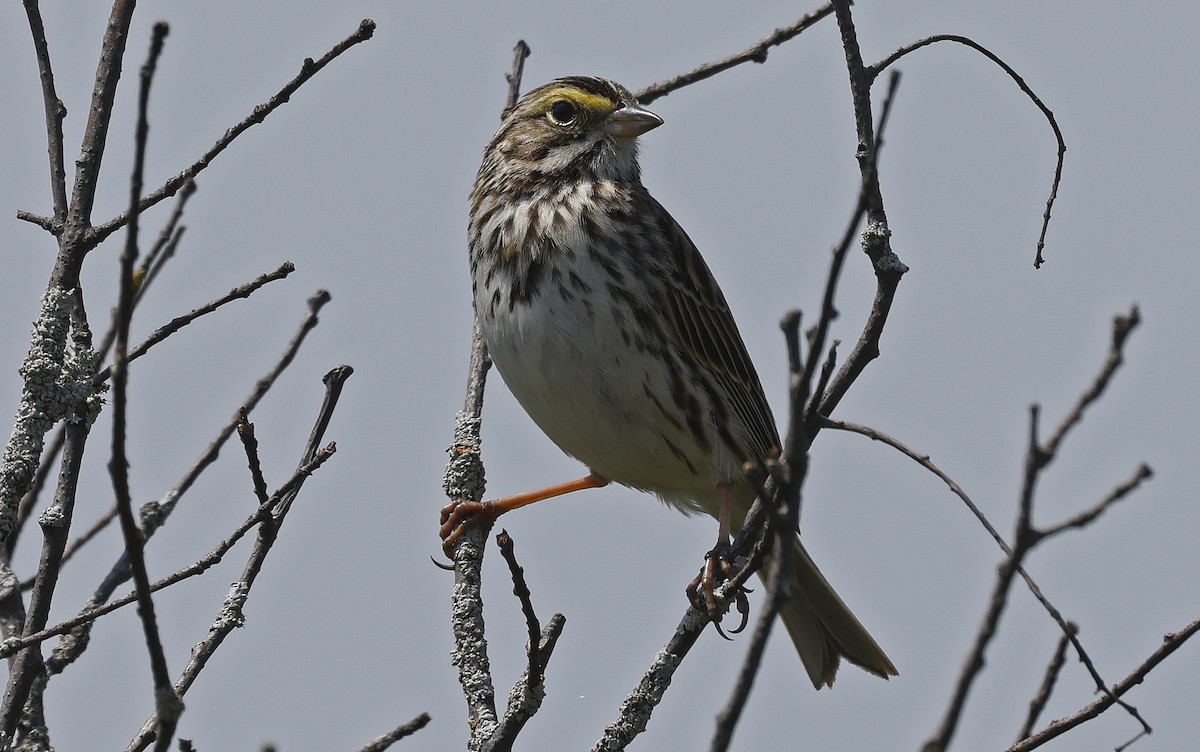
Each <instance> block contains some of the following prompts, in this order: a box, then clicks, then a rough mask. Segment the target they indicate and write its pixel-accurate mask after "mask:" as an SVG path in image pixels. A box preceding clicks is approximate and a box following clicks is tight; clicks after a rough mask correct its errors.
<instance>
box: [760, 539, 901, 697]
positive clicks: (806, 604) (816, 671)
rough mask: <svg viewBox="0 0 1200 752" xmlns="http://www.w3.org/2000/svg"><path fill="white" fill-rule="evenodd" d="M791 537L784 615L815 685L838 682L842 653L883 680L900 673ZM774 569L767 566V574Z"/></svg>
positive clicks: (798, 542) (788, 629) (831, 684)
mask: <svg viewBox="0 0 1200 752" xmlns="http://www.w3.org/2000/svg"><path fill="white" fill-rule="evenodd" d="M792 542H793V549H792V561H793V568H792V576H791V579H790V582H789V585H790V590H791V593H790V597H789V598H788V599H787V600H785V601H784V602H783V605H782V606H781V607H780V610H779V616H780V618H782V619H783V623H784V625H785V626H786V627H787V631H788V634H790V635H791V637H792V642H794V643H795V645H796V652H797V653H799V654H800V660H801V661H803V662H804V668H805V669H806V670H807V671H808V676H809V678H810V679H812V683H813V686H814V687H816V688H817V689H820V688H821V687H831V686H833V679H834V677H835V675H836V674H837V670H838V664H839V663H840V662H841V659H842V658H845V659H846V660H848V661H850V662H851V663H853V664H854V665H856V666H860V667H862V668H864V669H866V670H867V671H870V672H871V673H872V674H875V675H876V676H882V677H883V678H884V679H886V678H888V677H889V676H897V675H898V672H897V671H896V667H895V666H893V665H892V662H891V661H890V660H888V657H887V655H885V654H884V652H883V649H882V648H880V647H879V645H878V644H876V642H875V640H874V638H872V637H871V635H870V633H868V632H867V629H866V627H864V626H863V625H862V624H860V623H859V621H858V619H857V618H855V616H854V614H852V613H851V612H850V609H849V608H848V607H847V606H846V604H845V603H843V602H842V599H841V598H839V597H838V594H837V593H836V592H834V590H833V586H832V585H830V584H829V581H828V580H826V579H825V576H824V575H823V574H821V570H819V569H817V565H816V564H815V563H813V560H812V558H811V557H810V556H809V555H808V551H805V550H804V545H803V544H802V543H800V539H799V538H798V537H793V538H792ZM769 569H770V567H769V566H766V567H764V568H763V572H764V575H765V573H766V572H767V571H769Z"/></svg>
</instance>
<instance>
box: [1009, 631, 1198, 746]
mask: <svg viewBox="0 0 1200 752" xmlns="http://www.w3.org/2000/svg"><path fill="white" fill-rule="evenodd" d="M1196 632H1200V619H1197V620H1196V621H1193V622H1192V623H1191V624H1188V625H1187V626H1186V627H1184V628H1183V629H1181V630H1180V631H1178V632H1173V633H1170V634H1167V635H1164V636H1163V644H1162V645H1160V646H1159V648H1158V649H1157V650H1155V651H1154V652H1153V653H1151V654H1150V656H1149V657H1148V658H1146V660H1144V661H1142V663H1141V664H1140V665H1139V666H1138V667H1137V668H1136V669H1134V670H1133V672H1132V673H1130V674H1129V675H1128V676H1126V677H1125V678H1124V679H1122V680H1121V681H1119V682H1117V683H1116V684H1114V685H1113V686H1112V689H1110V690H1108V691H1106V692H1105V693H1104V694H1102V695H1101V696H1100V697H1098V698H1096V700H1095V701H1093V702H1092V703H1090V704H1088V705H1086V706H1084V707H1082V708H1080V709H1079V710H1078V711H1076V712H1075V713H1072V714H1071V715H1069V716H1067V717H1065V718H1060V719H1058V720H1056V721H1053V722H1052V723H1050V724H1048V725H1047V726H1046V727H1045V728H1043V729H1042V730H1041V731H1038V732H1037V733H1035V734H1033V735H1031V736H1027V737H1025V738H1024V739H1022V740H1021V741H1019V742H1017V743H1016V744H1014V745H1012V746H1011V747H1009V748H1008V749H1007V750H1006V751H1005V752H1030V751H1031V750H1034V749H1037V748H1038V747H1040V746H1042V745H1043V744H1045V743H1046V742H1048V741H1050V740H1051V739H1054V738H1056V737H1058V736H1060V735H1062V734H1064V733H1066V732H1067V731H1070V730H1071V729H1073V728H1075V727H1076V726H1078V725H1080V724H1081V723H1084V722H1086V721H1090V720H1091V719H1093V718H1095V717H1096V716H1098V715H1100V714H1101V713H1103V712H1104V711H1105V710H1108V709H1109V708H1110V707H1112V706H1113V704H1114V703H1116V702H1118V699H1117V698H1119V697H1121V696H1122V695H1124V694H1125V693H1126V692H1128V691H1129V690H1131V689H1133V688H1134V687H1136V686H1137V685H1139V684H1141V683H1142V682H1143V681H1144V680H1145V679H1146V676H1147V675H1148V674H1149V673H1150V672H1151V671H1152V670H1153V669H1154V667H1155V666H1157V665H1158V664H1160V663H1162V662H1163V660H1165V659H1166V658H1167V656H1169V655H1171V653H1174V652H1175V651H1176V650H1178V649H1179V648H1180V647H1182V646H1183V644H1184V643H1185V642H1187V641H1188V639H1189V638H1191V637H1192V636H1193V635H1195V634H1196Z"/></svg>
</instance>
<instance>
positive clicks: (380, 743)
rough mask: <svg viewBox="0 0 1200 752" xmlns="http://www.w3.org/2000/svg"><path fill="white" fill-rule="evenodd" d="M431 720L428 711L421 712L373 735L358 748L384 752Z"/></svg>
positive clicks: (361, 751)
mask: <svg viewBox="0 0 1200 752" xmlns="http://www.w3.org/2000/svg"><path fill="white" fill-rule="evenodd" d="M431 720H432V719H431V718H430V717H429V714H428V713H422V714H420V715H419V716H417V717H416V718H414V719H412V720H411V721H409V722H408V723H405V724H403V725H400V726H397V727H396V728H394V729H392V730H391V731H389V732H387V733H386V734H384V735H383V736H377V737H375V738H374V739H372V740H371V741H369V742H367V743H366V744H365V745H363V747H362V748H361V749H359V752H384V750H386V749H388V748H389V747H391V746H392V745H393V744H395V743H396V742H398V741H400V740H401V739H403V738H404V737H406V736H412V735H413V734H415V733H417V732H418V731H420V730H421V729H423V728H425V726H427V725H428V724H429V721H431Z"/></svg>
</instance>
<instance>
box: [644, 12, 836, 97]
mask: <svg viewBox="0 0 1200 752" xmlns="http://www.w3.org/2000/svg"><path fill="white" fill-rule="evenodd" d="M832 12H833V5H832V4H826V5H823V6H821V7H820V8H817V9H816V10H814V11H812V12H811V13H807V14H805V15H803V16H801V17H800V18H799V19H797V20H796V21H794V22H792V23H790V24H788V25H787V26H784V27H782V28H779V29H776V30H775V31H773V32H772V33H770V34H768V35H767V36H765V37H763V38H762V39H760V40H758V41H757V42H755V43H754V44H752V45H750V46H749V47H747V48H746V49H744V50H742V51H741V52H735V53H734V54H732V55H730V56H729V57H727V58H723V59H721V60H716V61H714V62H711V63H704V64H702V65H699V66H697V67H696V68H694V69H692V70H690V71H688V72H687V73H684V74H681V75H678V76H673V77H671V78H668V79H667V80H665V81H659V82H658V83H655V84H651V85H650V86H647V87H646V88H644V89H642V90H640V91H638V92H637V93H636V95H635V96H636V97H637V100H638V101H639V102H641V103H642V104H650V103H651V102H653V101H654V100H656V99H658V98H659V97H665V96H666V95H668V94H670V93H671V92H673V91H675V90H676V89H682V88H683V87H685V86H690V85H691V84H694V83H696V82H698V81H703V80H704V79H706V78H710V77H712V76H715V75H717V74H718V73H721V72H723V71H727V70H729V69H730V68H733V67H735V66H738V65H741V64H742V63H765V62H767V55H768V54H769V53H770V51H771V48H772V47H778V46H779V45H781V44H783V43H784V42H787V41H789V40H791V39H794V38H796V37H798V36H799V35H800V33H801V32H803V31H804V30H805V29H808V28H809V27H810V26H812V25H813V24H815V23H816V22H817V21H820V20H821V19H822V18H825V17H826V16H828V15H829V14H830V13H832Z"/></svg>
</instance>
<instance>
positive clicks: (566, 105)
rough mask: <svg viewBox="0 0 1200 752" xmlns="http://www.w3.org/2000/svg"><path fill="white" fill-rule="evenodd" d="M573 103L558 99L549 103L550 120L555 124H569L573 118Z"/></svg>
mask: <svg viewBox="0 0 1200 752" xmlns="http://www.w3.org/2000/svg"><path fill="white" fill-rule="evenodd" d="M575 114H576V113H575V105H573V104H571V103H570V102H568V101H567V100H565V99H560V100H558V101H557V102H555V103H554V104H552V105H550V112H549V115H550V120H551V121H552V122H554V123H555V124H557V125H570V124H571V123H572V122H573V121H574V120H575Z"/></svg>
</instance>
